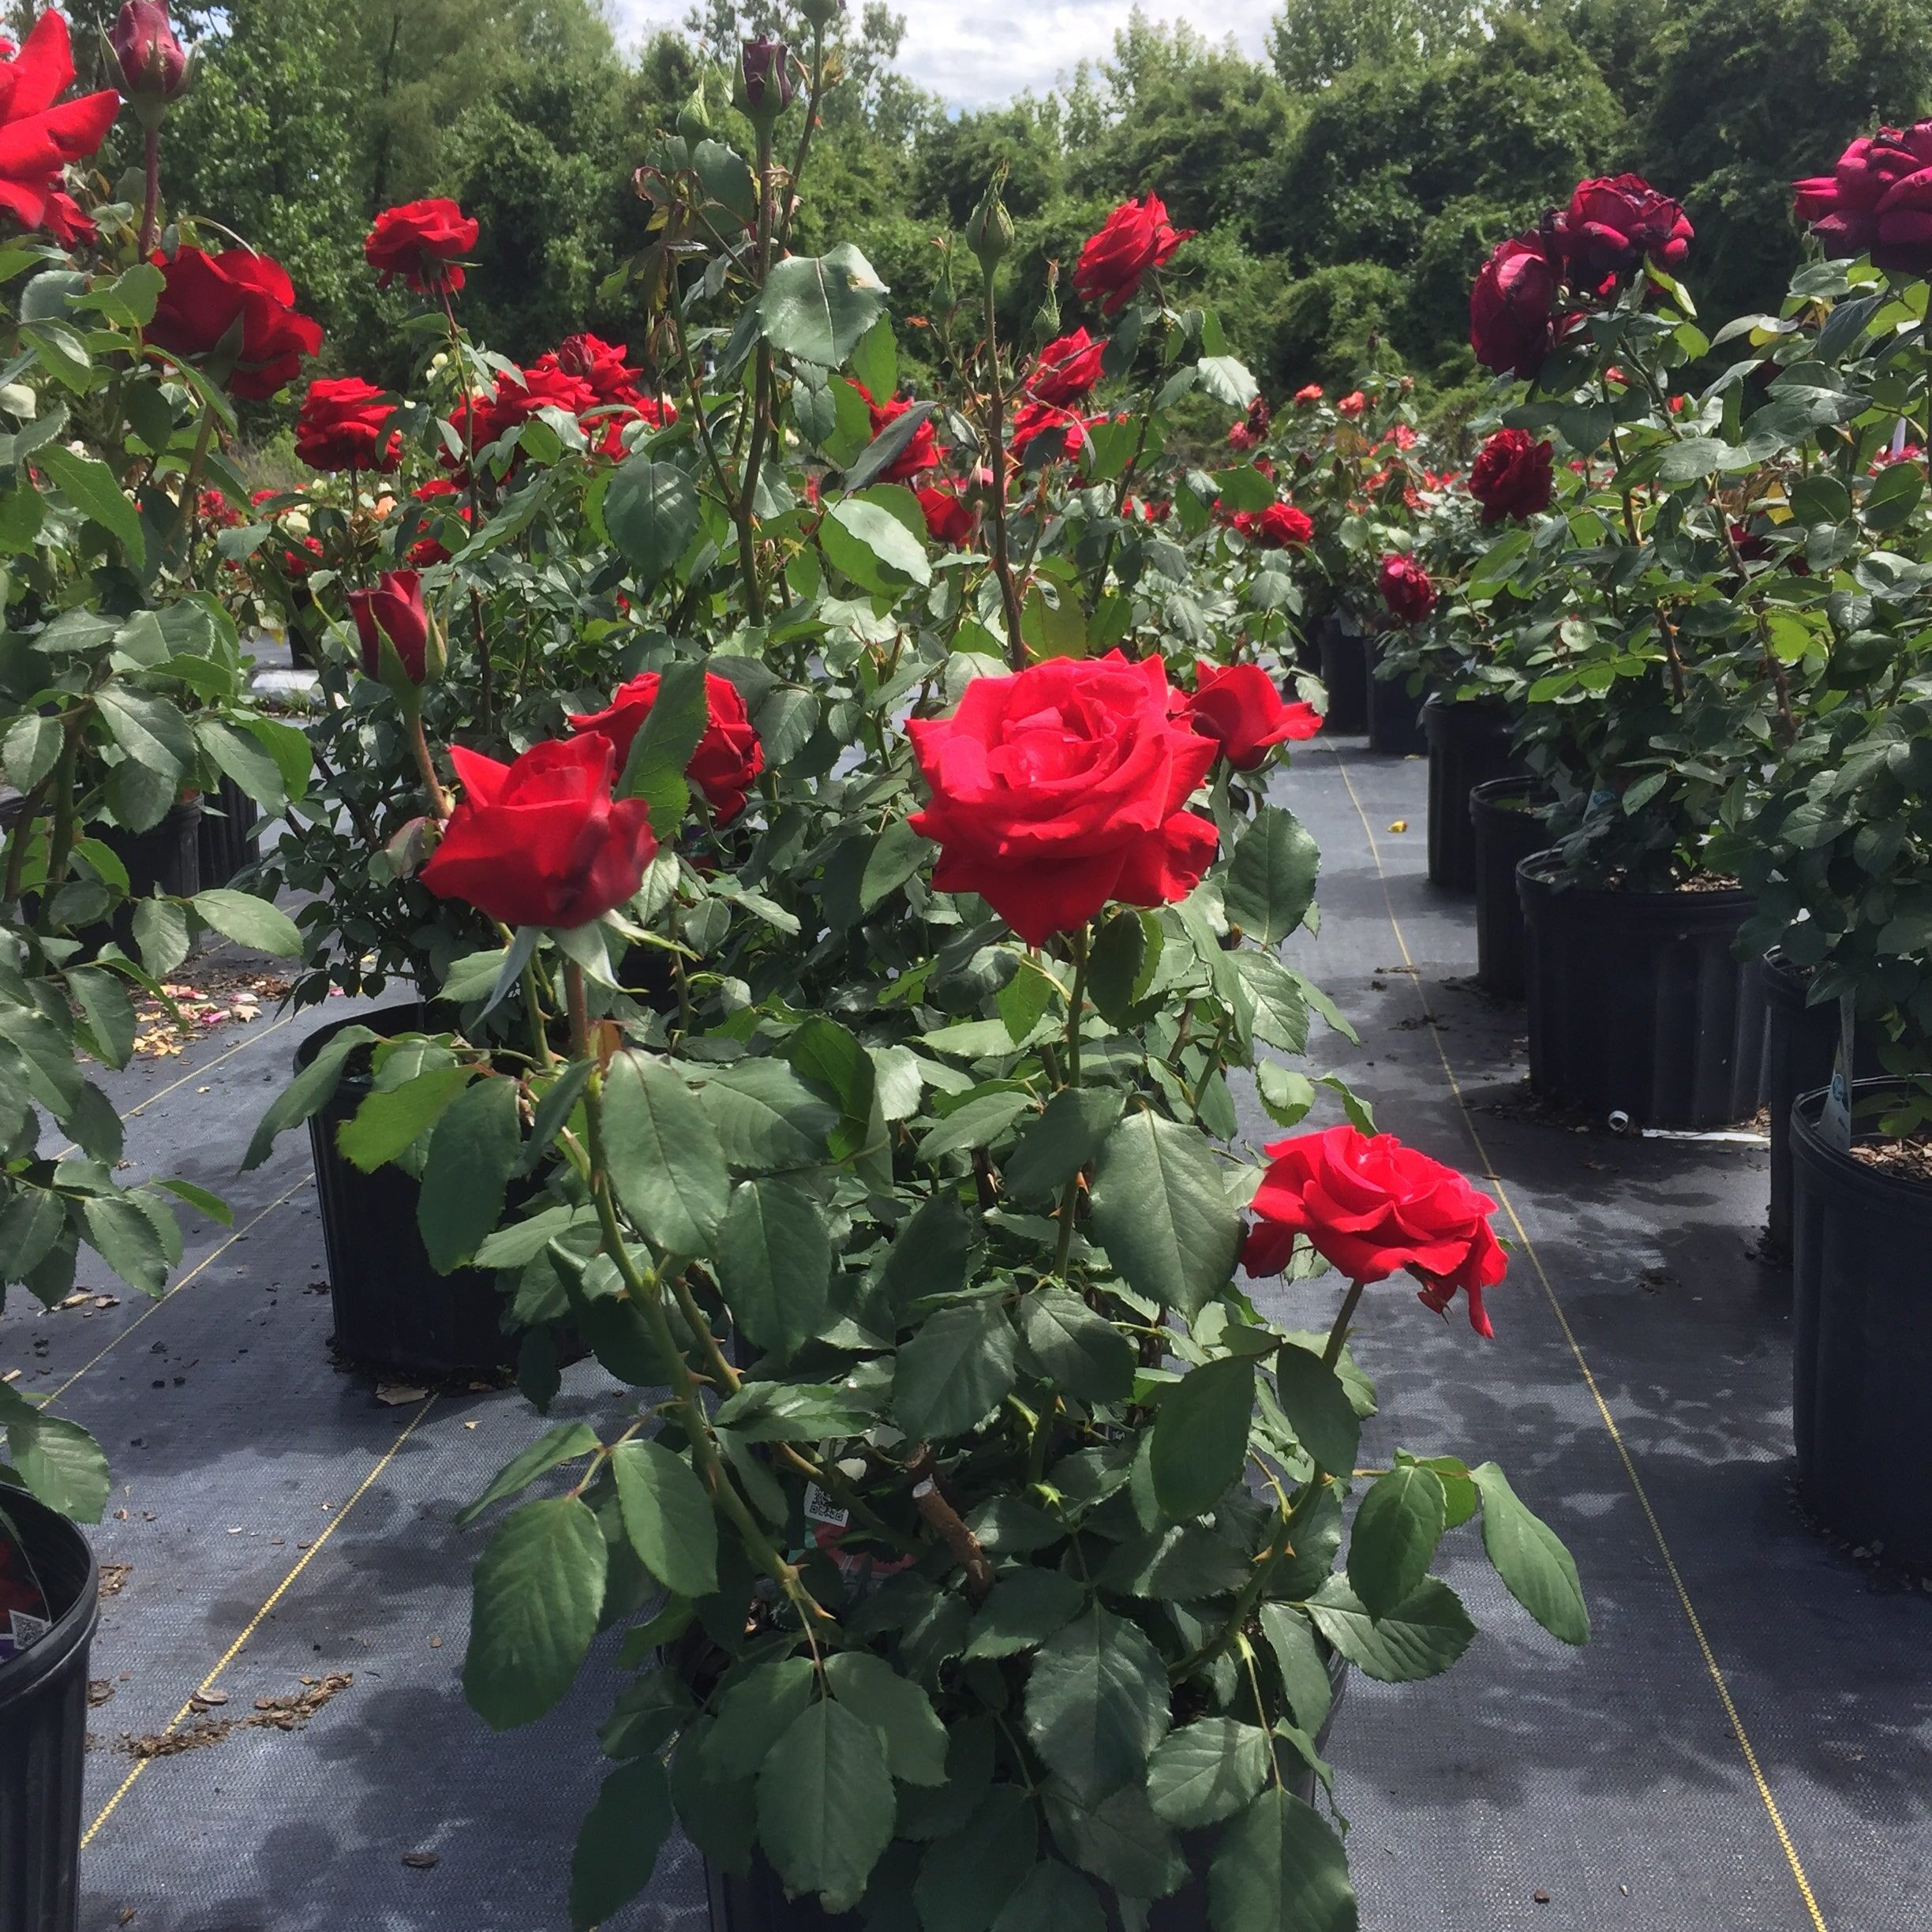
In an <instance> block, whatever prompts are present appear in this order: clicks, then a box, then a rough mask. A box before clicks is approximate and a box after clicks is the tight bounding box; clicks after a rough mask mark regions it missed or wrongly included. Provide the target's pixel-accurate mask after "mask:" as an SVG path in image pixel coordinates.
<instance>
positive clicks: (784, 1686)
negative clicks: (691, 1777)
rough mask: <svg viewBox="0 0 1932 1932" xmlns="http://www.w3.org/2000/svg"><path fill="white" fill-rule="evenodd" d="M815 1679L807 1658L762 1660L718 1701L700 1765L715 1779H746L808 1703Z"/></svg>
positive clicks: (815, 1684) (754, 1771)
mask: <svg viewBox="0 0 1932 1932" xmlns="http://www.w3.org/2000/svg"><path fill="white" fill-rule="evenodd" d="M817 1683H818V1675H817V1673H816V1672H814V1670H813V1668H812V1664H811V1658H810V1657H780V1658H777V1660H776V1661H773V1662H772V1663H769V1664H759V1665H758V1667H757V1668H755V1669H754V1670H751V1671H749V1672H747V1673H746V1674H745V1675H744V1676H743V1677H741V1678H739V1679H738V1681H737V1682H736V1683H734V1684H732V1686H731V1687H730V1688H729V1689H728V1690H726V1691H725V1694H724V1695H723V1696H722V1697H721V1698H719V1699H718V1701H717V1723H716V1724H715V1725H713V1728H712V1730H711V1732H710V1735H708V1736H707V1737H706V1739H705V1745H704V1766H705V1771H706V1775H707V1776H708V1777H711V1778H712V1779H713V1780H729V1779H732V1778H748V1777H752V1776H754V1774H755V1773H756V1772H757V1770H758V1767H759V1766H760V1765H762V1764H763V1763H764V1762H765V1758H766V1754H767V1753H768V1752H769V1750H771V1747H773V1745H774V1744H776V1743H777V1742H778V1740H779V1739H780V1738H781V1736H783V1735H784V1732H786V1731H787V1729H788V1728H790V1726H791V1724H792V1720H793V1719H794V1718H796V1717H797V1716H798V1715H799V1713H800V1712H801V1711H803V1710H804V1709H806V1708H807V1706H808V1705H810V1704H811V1701H812V1698H813V1694H814V1690H815V1689H816V1687H817Z"/></svg>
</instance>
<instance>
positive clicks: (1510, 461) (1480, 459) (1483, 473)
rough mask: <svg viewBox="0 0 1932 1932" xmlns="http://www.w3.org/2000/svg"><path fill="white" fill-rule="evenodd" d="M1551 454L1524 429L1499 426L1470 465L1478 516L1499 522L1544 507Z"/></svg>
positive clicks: (1471, 483)
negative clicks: (1479, 508)
mask: <svg viewBox="0 0 1932 1932" xmlns="http://www.w3.org/2000/svg"><path fill="white" fill-rule="evenodd" d="M1555 457H1556V451H1554V450H1552V448H1551V447H1550V445H1549V444H1547V443H1540V442H1538V441H1537V440H1536V438H1535V437H1533V436H1531V435H1530V433H1529V431H1528V430H1527V429H1499V430H1498V431H1497V432H1496V434H1495V435H1494V436H1492V437H1491V438H1490V439H1489V440H1488V442H1487V443H1485V444H1484V445H1483V446H1482V447H1481V449H1480V450H1478V451H1477V452H1476V460H1475V462H1473V463H1472V464H1470V495H1471V496H1473V497H1474V498H1475V499H1476V500H1477V502H1478V503H1479V504H1481V505H1482V520H1483V521H1484V522H1485V523H1500V522H1501V521H1502V520H1503V518H1505V517H1527V516H1533V515H1535V514H1536V513H1537V511H1539V510H1547V509H1548V507H1549V501H1550V489H1551V466H1552V463H1553V462H1554V460H1555Z"/></svg>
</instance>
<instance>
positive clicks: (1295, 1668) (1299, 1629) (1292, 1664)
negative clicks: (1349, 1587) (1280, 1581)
mask: <svg viewBox="0 0 1932 1932" xmlns="http://www.w3.org/2000/svg"><path fill="white" fill-rule="evenodd" d="M1260 1616H1261V1634H1262V1635H1263V1636H1264V1637H1265V1638H1267V1645H1268V1648H1269V1649H1271V1650H1272V1651H1273V1652H1274V1653H1275V1669H1276V1670H1277V1671H1279V1672H1280V1673H1281V1680H1282V1695H1283V1696H1284V1697H1286V1698H1287V1700H1288V1708H1289V1709H1290V1710H1291V1711H1293V1712H1294V1719H1295V1722H1296V1723H1297V1724H1299V1725H1300V1726H1301V1728H1302V1729H1303V1730H1304V1731H1305V1732H1307V1733H1308V1734H1309V1736H1310V1737H1313V1736H1314V1735H1316V1733H1317V1732H1320V1729H1321V1728H1322V1726H1323V1725H1324V1724H1326V1723H1327V1721H1328V1710H1329V1707H1330V1705H1332V1704H1333V1703H1334V1702H1335V1684H1334V1682H1333V1680H1332V1679H1331V1678H1330V1676H1329V1675H1328V1660H1327V1657H1324V1655H1323V1654H1322V1647H1321V1646H1320V1643H1319V1642H1317V1641H1316V1636H1315V1630H1314V1626H1313V1625H1312V1624H1311V1623H1309V1620H1308V1619H1307V1618H1306V1617H1305V1616H1303V1615H1302V1614H1301V1612H1300V1611H1299V1610H1297V1609H1294V1608H1292V1607H1291V1606H1290V1605H1289V1604H1283V1603H1264V1604H1263V1605H1262V1606H1261V1611H1260Z"/></svg>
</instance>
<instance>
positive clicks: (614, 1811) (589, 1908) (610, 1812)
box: [570, 1758, 672, 1932]
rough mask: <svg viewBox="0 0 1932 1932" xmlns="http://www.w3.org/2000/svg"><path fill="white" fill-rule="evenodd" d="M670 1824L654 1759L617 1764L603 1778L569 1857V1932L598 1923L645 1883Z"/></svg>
mask: <svg viewBox="0 0 1932 1932" xmlns="http://www.w3.org/2000/svg"><path fill="white" fill-rule="evenodd" d="M671 1825H672V1814H671V1790H670V1785H669V1784H668V1780H666V1778H665V1767H664V1765H662V1764H661V1762H659V1761H658V1760H657V1758H636V1759H634V1760H633V1761H632V1762H631V1763H629V1764H626V1765H619V1766H618V1767H617V1769H616V1770H615V1771H613V1772H612V1773H611V1774H610V1776H609V1777H607V1778H605V1780H604V1782H603V1784H602V1785H601V1788H599V1790H598V1792H597V1803H595V1804H593V1806H592V1807H590V1813H589V1814H588V1815H587V1816H586V1818H585V1819H584V1822H583V1823H582V1825H580V1826H579V1827H578V1832H577V1847H576V1849H575V1852H572V1854H571V1878H570V1920H571V1926H572V1927H573V1928H574V1932H589V1929H590V1927H593V1926H597V1925H600V1924H601V1923H603V1921H604V1920H605V1919H609V1918H611V1917H612V1916H613V1915H615V1914H616V1912H617V1911H620V1909H621V1908H623V1907H624V1906H626V1905H627V1904H629V1903H630V1902H631V1900H632V1899H634V1898H635V1897H636V1896H637V1895H638V1893H640V1892H642V1890H643V1889H644V1888H645V1887H646V1885H649V1884H650V1880H651V1874H652V1873H653V1871H654V1870H657V1854H658V1853H659V1852H661V1851H662V1850H663V1849H664V1842H665V1839H667V1838H668V1837H670V1835H671Z"/></svg>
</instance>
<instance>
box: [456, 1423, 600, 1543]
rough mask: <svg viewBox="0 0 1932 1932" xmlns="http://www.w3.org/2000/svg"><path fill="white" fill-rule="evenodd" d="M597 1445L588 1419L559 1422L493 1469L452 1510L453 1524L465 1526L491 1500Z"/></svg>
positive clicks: (500, 1498)
mask: <svg viewBox="0 0 1932 1932" xmlns="http://www.w3.org/2000/svg"><path fill="white" fill-rule="evenodd" d="M596 1447H597V1431H596V1430H595V1429H593V1428H591V1426H590V1424H589V1423H587V1422H560V1423H559V1424H558V1425H557V1426H556V1428H553V1429H552V1430H551V1431H550V1432H549V1434H548V1435H545V1436H539V1437H538V1438H537V1440H536V1441H535V1442H534V1443H531V1444H530V1447H528V1448H527V1449H526V1450H525V1451H523V1452H522V1454H521V1455H517V1456H514V1457H512V1458H511V1460H510V1461H509V1462H506V1463H505V1464H504V1466H503V1467H502V1468H501V1469H500V1470H498V1471H497V1472H496V1476H495V1477H494V1478H493V1479H492V1481H491V1483H490V1485H489V1488H487V1489H485V1491H484V1492H483V1493H482V1494H481V1496H478V1497H477V1500H475V1501H474V1503H465V1504H464V1505H463V1507H462V1508H461V1509H459V1511H457V1512H456V1526H457V1527H458V1528H459V1529H463V1528H466V1526H468V1525H470V1523H473V1522H475V1521H476V1519H477V1518H478V1517H479V1516H481V1515H482V1514H483V1512H484V1511H485V1510H486V1509H488V1508H489V1507H491V1505H492V1503H500V1502H502V1501H503V1500H504V1497H505V1496H515V1494H516V1493H517V1492H518V1491H519V1490H521V1489H526V1488H529V1487H530V1485H531V1484H532V1483H534V1481H536V1480H537V1477H539V1476H542V1475H545V1474H547V1473H549V1471H550V1470H553V1469H555V1468H556V1467H557V1466H559V1464H560V1463H564V1462H575V1460H576V1459H577V1458H578V1457H579V1456H586V1455H590V1452H591V1451H592V1450H593V1449H594V1448H596Z"/></svg>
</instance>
